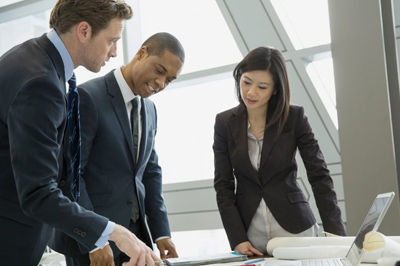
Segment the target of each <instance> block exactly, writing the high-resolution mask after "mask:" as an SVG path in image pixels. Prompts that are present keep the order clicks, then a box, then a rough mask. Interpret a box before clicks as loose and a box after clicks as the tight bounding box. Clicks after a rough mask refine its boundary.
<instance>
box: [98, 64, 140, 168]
mask: <svg viewBox="0 0 400 266" xmlns="http://www.w3.org/2000/svg"><path fill="white" fill-rule="evenodd" d="M104 78H105V80H106V83H107V89H108V93H109V94H110V95H111V96H112V98H111V104H112V106H113V108H114V111H115V114H116V115H117V117H118V121H119V124H120V126H121V128H122V131H123V132H124V135H125V140H126V142H127V144H128V146H129V150H130V151H131V156H132V159H134V155H133V140H132V132H131V128H130V123H129V118H128V113H127V111H126V104H125V101H124V98H123V97H122V93H121V90H120V89H119V86H118V83H117V80H116V79H115V76H114V71H111V72H109V73H108V74H107V75H106V76H105V77H104ZM133 162H134V161H133Z"/></svg>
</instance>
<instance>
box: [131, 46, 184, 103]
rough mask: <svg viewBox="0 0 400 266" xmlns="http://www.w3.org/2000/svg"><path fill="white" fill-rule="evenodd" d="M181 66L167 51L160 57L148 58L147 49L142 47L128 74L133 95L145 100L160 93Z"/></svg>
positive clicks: (176, 75)
mask: <svg viewBox="0 0 400 266" xmlns="http://www.w3.org/2000/svg"><path fill="white" fill-rule="evenodd" d="M142 50H143V51H142ZM140 53H142V54H140ZM182 66H183V63H182V61H181V60H180V59H179V57H178V56H176V55H174V54H173V53H171V52H169V51H165V52H164V53H163V54H162V55H161V56H156V55H151V56H149V55H148V54H147V49H146V48H144V47H142V48H141V50H140V51H139V60H138V62H137V63H136V65H135V66H134V67H133V69H132V70H131V73H130V76H131V77H130V79H131V81H132V83H133V89H132V90H133V93H134V94H139V95H140V96H141V97H143V98H147V97H149V96H151V95H153V94H155V93H158V92H160V91H162V90H163V89H165V87H167V86H168V84H169V83H170V82H172V81H173V80H174V79H176V78H177V77H178V75H179V73H180V72H181V69H182Z"/></svg>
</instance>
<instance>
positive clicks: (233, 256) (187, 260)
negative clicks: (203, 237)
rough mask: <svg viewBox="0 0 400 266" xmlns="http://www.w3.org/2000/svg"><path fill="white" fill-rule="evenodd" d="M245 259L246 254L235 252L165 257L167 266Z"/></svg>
mask: <svg viewBox="0 0 400 266" xmlns="http://www.w3.org/2000/svg"><path fill="white" fill-rule="evenodd" d="M244 260H247V256H246V255H242V254H238V253H235V252H229V253H221V254H214V255H204V256H198V257H182V258H174V259H166V263H167V265H169V266H192V265H205V264H214V263H225V262H235V261H244Z"/></svg>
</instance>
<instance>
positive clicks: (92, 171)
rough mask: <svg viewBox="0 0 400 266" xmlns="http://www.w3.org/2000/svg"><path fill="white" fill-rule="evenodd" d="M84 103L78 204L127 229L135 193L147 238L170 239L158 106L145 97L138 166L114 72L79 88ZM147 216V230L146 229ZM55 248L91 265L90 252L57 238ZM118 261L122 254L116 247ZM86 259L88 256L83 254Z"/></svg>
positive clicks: (54, 243) (61, 236)
mask: <svg viewBox="0 0 400 266" xmlns="http://www.w3.org/2000/svg"><path fill="white" fill-rule="evenodd" d="M79 94H80V100H81V102H80V103H81V108H80V113H81V135H82V154H81V158H82V179H81V182H82V186H81V198H80V200H79V204H81V205H82V206H83V207H85V208H87V209H90V210H93V211H94V212H96V213H98V214H101V215H103V216H105V217H107V218H109V219H110V220H112V221H114V222H116V223H118V224H121V225H122V226H124V227H126V228H128V227H129V222H130V217H131V213H132V202H133V199H134V188H135V187H136V193H137V195H138V199H139V205H140V219H139V222H140V223H141V224H142V229H143V230H142V233H143V236H144V239H142V240H143V241H144V242H145V243H146V244H147V245H148V246H149V247H151V248H152V247H153V245H152V240H153V241H154V240H155V239H157V238H159V237H161V236H170V235H171V233H170V228H169V222H168V217H167V209H166V207H165V204H164V199H163V197H162V174H161V167H160V166H159V164H158V156H157V153H156V151H155V149H154V144H155V135H156V132H157V112H156V108H155V105H154V103H153V102H152V101H151V100H149V99H145V98H141V119H142V135H141V141H140V150H139V159H138V162H137V164H135V162H134V157H133V138H132V133H131V129H130V123H129V120H128V114H127V110H126V105H125V102H124V99H123V97H122V93H121V90H120V88H119V86H118V83H117V81H116V79H115V76H114V71H111V72H109V73H108V74H106V75H105V76H104V77H100V78H96V79H93V80H91V81H88V82H86V83H84V84H82V85H79ZM145 217H147V223H148V227H149V229H150V231H151V236H150V232H149V231H148V230H147V226H146V224H145ZM50 246H51V247H52V248H53V249H55V250H57V251H59V252H61V253H63V254H66V255H69V256H72V257H76V258H79V259H81V260H87V259H88V256H87V252H88V251H89V250H88V249H84V248H81V247H80V249H78V246H77V243H76V241H75V240H73V239H70V238H68V237H66V236H65V235H61V234H56V235H55V239H52V241H51V243H50ZM111 246H112V248H113V251H114V256H118V254H119V253H120V251H119V250H118V249H117V248H116V247H115V245H114V244H113V243H112V244H111ZM82 254H85V255H82Z"/></svg>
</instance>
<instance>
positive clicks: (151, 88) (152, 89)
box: [147, 84, 158, 93]
mask: <svg viewBox="0 0 400 266" xmlns="http://www.w3.org/2000/svg"><path fill="white" fill-rule="evenodd" d="M147 86H148V87H149V89H150V91H151V92H153V93H157V92H158V90H157V89H154V88H153V87H152V86H151V85H150V84H147Z"/></svg>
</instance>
